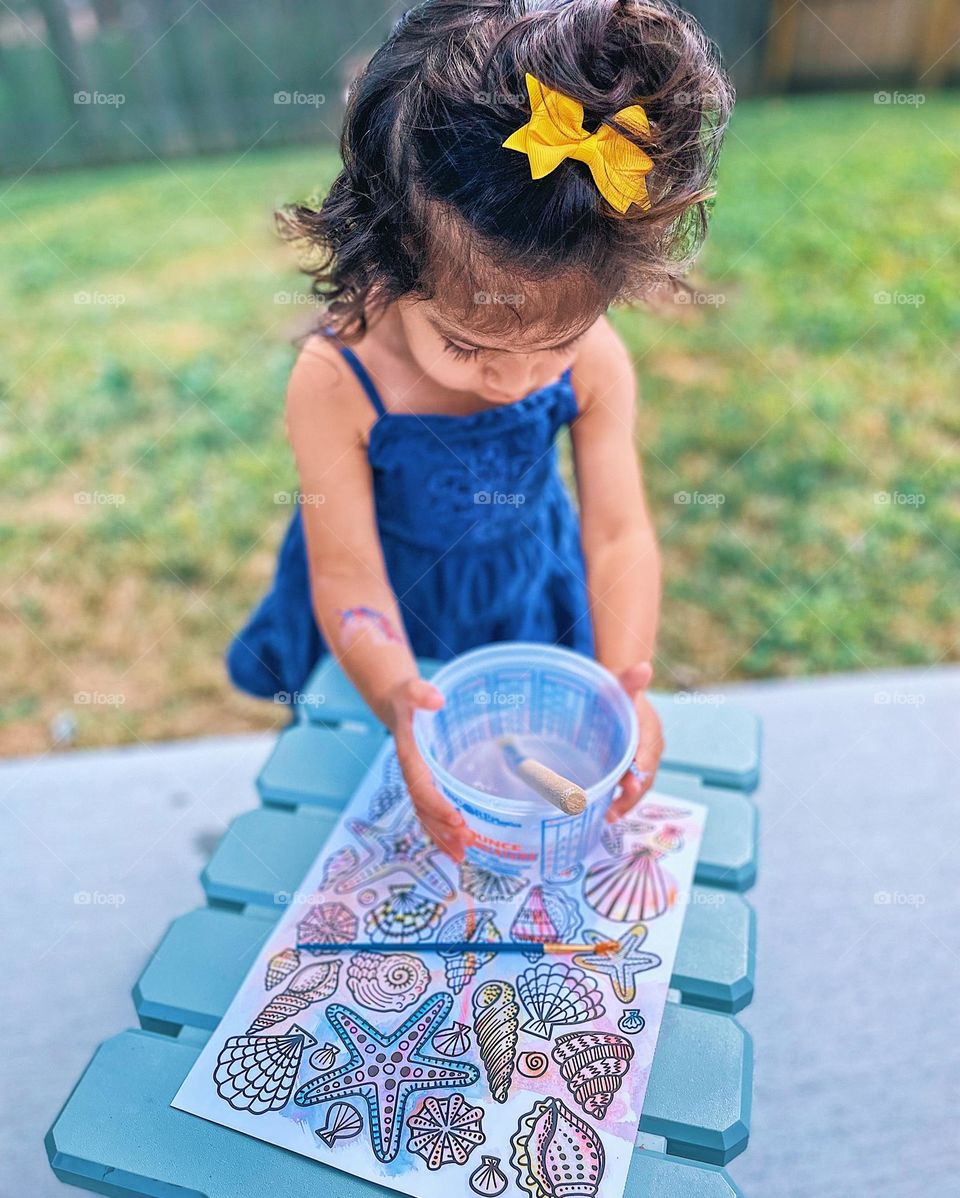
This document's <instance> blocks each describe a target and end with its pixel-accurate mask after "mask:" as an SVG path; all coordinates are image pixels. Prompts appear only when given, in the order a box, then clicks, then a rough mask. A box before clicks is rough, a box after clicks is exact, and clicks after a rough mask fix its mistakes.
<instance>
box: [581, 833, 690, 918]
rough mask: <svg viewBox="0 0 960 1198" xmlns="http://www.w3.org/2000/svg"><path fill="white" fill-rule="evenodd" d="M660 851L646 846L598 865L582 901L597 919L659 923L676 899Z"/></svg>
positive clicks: (586, 882)
mask: <svg viewBox="0 0 960 1198" xmlns="http://www.w3.org/2000/svg"><path fill="white" fill-rule="evenodd" d="M662 855H663V854H662V853H661V852H660V851H659V850H658V849H652V848H649V847H647V846H643V847H641V848H638V849H633V850H632V851H631V852H629V853H624V854H623V855H622V856H620V857H611V858H610V859H609V860H607V861H599V862H597V864H596V865H592V866H591V867H590V869H588V870H587V875H586V877H585V878H584V879H583V897H584V899H585V900H586V901H587V902H588V903H589V904H590V906H591V907H592V908H593V909H594V911H596V912H597V914H598V915H602V916H604V918H606V919H614V920H617V922H619V923H637V922H639V921H641V920H648V919H656V918H657V917H658V916H660V915H663V913H664V912H665V911H667V910H669V908H670V907H672V906H673V904H674V903H675V902H676V899H677V886H676V883H675V882H674V880H673V878H671V877H670V875H669V874H668V873H667V872H666V870H664V869H661V868H660V861H659V859H660V857H661V856H662Z"/></svg>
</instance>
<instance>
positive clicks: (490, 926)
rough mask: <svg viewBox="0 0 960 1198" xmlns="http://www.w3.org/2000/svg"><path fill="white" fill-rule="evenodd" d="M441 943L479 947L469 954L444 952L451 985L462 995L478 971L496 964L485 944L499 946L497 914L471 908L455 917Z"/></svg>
mask: <svg viewBox="0 0 960 1198" xmlns="http://www.w3.org/2000/svg"><path fill="white" fill-rule="evenodd" d="M437 940H438V941H446V942H447V943H457V944H464V943H467V944H476V945H477V948H476V949H471V950H470V951H469V952H465V953H459V952H449V951H448V952H441V953H440V956H441V957H442V958H443V968H444V972H445V973H446V977H447V985H448V986H449V987H450V989H451V990H452V991H453V993H454V994H459V993H460V992H461V990H463V988H464V986H466V984H467V982H469V981H470V979H471V978H472V977H474V976H475V975H476V973H477V970H478V969H480V968H481V967H482V966H484V965H486V964H487V962H488V961H492V960H493V957H494V954H493V952H484V951H483V945H484V944H499V942H500V932H499V931H498V930H497V926H496V924H495V923H494V922H493V912H492V911H488V910H485V909H484V908H482V907H477V908H474V907H471V908H468V909H467V910H466V911H459V912H457V914H456V915H452V916H451V917H450V918H449V919H448V920H447V922H446V923H445V924H444V925H443V927H442V928H441V929H440V931H439V932H438V933H437Z"/></svg>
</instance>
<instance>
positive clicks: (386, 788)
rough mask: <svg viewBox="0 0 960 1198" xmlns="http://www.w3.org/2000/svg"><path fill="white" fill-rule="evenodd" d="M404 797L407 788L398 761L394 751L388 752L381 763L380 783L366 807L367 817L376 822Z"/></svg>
mask: <svg viewBox="0 0 960 1198" xmlns="http://www.w3.org/2000/svg"><path fill="white" fill-rule="evenodd" d="M406 797H407V788H406V785H405V784H404V781H403V774H402V773H401V771H400V762H399V761H398V759H397V755H396V753H390V754H388V755H387V759H386V761H385V762H384V763H383V773H382V775H381V781H380V785H379V786H378V787H377V789H376V790H375V791H374V793H373V797H372V798H371V800H370V806H369V807H368V808H367V816H368V818H369V819H371V820H374V821H375V822H378V821H379V820H381V819H382V818H383V816H385V815H386V814H387V812H388V811H392V810H393V808H394V807H396V805H397V804H398V803H400V802H402V801H403V800H404V799H405V798H406Z"/></svg>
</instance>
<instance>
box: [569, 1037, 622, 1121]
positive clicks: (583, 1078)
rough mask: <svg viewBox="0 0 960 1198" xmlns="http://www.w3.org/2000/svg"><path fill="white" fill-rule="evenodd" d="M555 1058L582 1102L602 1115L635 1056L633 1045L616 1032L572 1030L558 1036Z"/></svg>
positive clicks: (590, 1113)
mask: <svg viewBox="0 0 960 1198" xmlns="http://www.w3.org/2000/svg"><path fill="white" fill-rule="evenodd" d="M553 1059H554V1060H555V1061H556V1063H557V1065H559V1067H560V1076H561V1077H562V1078H563V1079H564V1081H565V1082H566V1083H567V1089H568V1090H569V1091H570V1093H571V1094H572V1095H573V1097H574V1098H575V1099H576V1102H577V1104H578V1105H579V1106H581V1107H583V1109H584V1110H585V1111H586V1112H587V1114H588V1115H592V1116H593V1117H594V1119H602V1118H603V1117H604V1115H605V1114H606V1113H607V1108H608V1107H609V1106H610V1103H611V1102H612V1101H613V1096H614V1094H616V1092H617V1091H618V1090H619V1089H620V1086H621V1084H622V1082H623V1079H624V1077H626V1075H627V1073H628V1071H629V1069H630V1062H631V1061H632V1060H633V1045H632V1044H631V1043H630V1042H629V1040H624V1038H623V1037H622V1036H617V1035H615V1034H614V1033H613V1032H570V1033H568V1034H567V1035H566V1036H558V1037H557V1042H556V1044H554V1046H553Z"/></svg>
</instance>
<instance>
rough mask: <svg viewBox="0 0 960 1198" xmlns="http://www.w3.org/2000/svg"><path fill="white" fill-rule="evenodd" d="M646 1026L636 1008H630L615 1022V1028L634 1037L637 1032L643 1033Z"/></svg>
mask: <svg viewBox="0 0 960 1198" xmlns="http://www.w3.org/2000/svg"><path fill="white" fill-rule="evenodd" d="M646 1025H647V1021H646V1020H645V1019H644V1017H643V1016H642V1015H641V1014H640V1012H639V1011H638V1010H637V1009H636V1007H631V1008H630V1009H629V1010H627V1011H624V1013H623V1014H622V1015H621V1016H620V1019H619V1020H618V1022H617V1027H618V1028H619V1029H620V1030H621V1032H626V1033H627V1035H628V1036H636V1035H637V1034H638V1033H639V1032H642V1031H643V1029H644V1028H645V1027H646Z"/></svg>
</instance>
